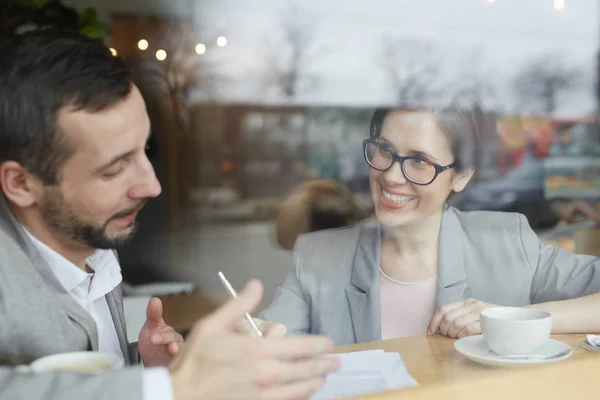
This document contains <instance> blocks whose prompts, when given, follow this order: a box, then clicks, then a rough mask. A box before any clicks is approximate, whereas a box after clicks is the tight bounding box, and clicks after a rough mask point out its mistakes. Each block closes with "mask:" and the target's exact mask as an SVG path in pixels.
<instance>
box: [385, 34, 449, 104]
mask: <svg viewBox="0 0 600 400" xmlns="http://www.w3.org/2000/svg"><path fill="white" fill-rule="evenodd" d="M382 56H383V57H382V58H383V64H382V67H383V69H384V72H385V73H386V75H387V76H388V79H389V80H390V83H391V84H392V85H393V89H394V93H395V97H396V101H397V102H398V103H399V105H400V106H419V105H423V104H424V103H427V102H428V101H430V100H431V99H432V98H434V97H436V96H438V95H439V94H440V93H441V90H440V87H439V82H438V79H439V76H440V73H441V70H442V55H441V54H440V52H439V50H438V48H437V46H436V45H435V44H434V43H432V42H429V41H427V40H423V39H419V38H412V37H404V38H386V39H384V40H383V48H382Z"/></svg>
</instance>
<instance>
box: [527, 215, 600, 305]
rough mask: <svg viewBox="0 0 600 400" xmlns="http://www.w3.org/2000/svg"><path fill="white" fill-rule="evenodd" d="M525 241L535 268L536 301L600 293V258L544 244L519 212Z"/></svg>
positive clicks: (533, 290) (532, 296) (533, 300)
mask: <svg viewBox="0 0 600 400" xmlns="http://www.w3.org/2000/svg"><path fill="white" fill-rule="evenodd" d="M519 218H520V225H521V226H520V230H521V243H522V245H523V251H524V252H525V256H526V257H527V261H528V262H529V265H530V266H531V268H532V272H533V279H532V282H531V294H530V300H531V303H532V304H539V303H545V302H549V301H559V300H567V299H573V298H577V297H582V296H587V295H590V294H594V293H598V292H600V259H599V258H598V257H594V256H589V255H583V254H573V253H571V252H570V251H568V250H566V249H563V248H561V247H557V246H552V245H547V244H542V243H540V241H539V239H538V237H537V235H536V234H535V232H534V231H533V230H532V229H531V227H530V226H529V223H528V221H527V218H525V217H524V216H523V215H519Z"/></svg>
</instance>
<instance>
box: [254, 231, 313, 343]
mask: <svg viewBox="0 0 600 400" xmlns="http://www.w3.org/2000/svg"><path fill="white" fill-rule="evenodd" d="M298 242H300V241H297V242H296V243H298ZM301 253H302V250H301V248H300V247H299V246H298V245H297V247H296V248H295V249H294V256H293V257H294V269H293V270H292V271H290V273H289V274H288V276H287V277H286V279H285V281H284V282H283V285H282V286H280V287H279V288H277V291H276V292H275V296H274V297H273V301H272V302H271V305H270V306H269V307H268V308H267V309H265V310H264V311H263V312H261V313H260V314H259V318H261V319H264V320H267V321H273V322H279V323H282V324H284V325H285V326H286V328H287V331H288V334H289V335H299V334H306V333H309V332H310V302H309V299H308V296H306V295H305V293H304V290H303V289H302V283H301V281H300V272H301V261H302V260H301Z"/></svg>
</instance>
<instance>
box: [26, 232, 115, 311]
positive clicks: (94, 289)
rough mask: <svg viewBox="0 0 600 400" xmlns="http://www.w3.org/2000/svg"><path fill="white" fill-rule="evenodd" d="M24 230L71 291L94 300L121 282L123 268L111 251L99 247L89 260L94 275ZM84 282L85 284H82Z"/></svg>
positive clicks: (69, 291)
mask: <svg viewBox="0 0 600 400" xmlns="http://www.w3.org/2000/svg"><path fill="white" fill-rule="evenodd" d="M23 229H24V230H25V232H26V234H27V236H28V237H29V238H30V239H31V241H32V242H33V244H34V245H35V247H36V249H37V250H38V251H39V252H40V254H41V256H42V258H43V259H44V261H46V263H48V266H49V267H50V269H52V272H53V273H54V275H55V276H56V278H57V279H58V280H59V282H60V283H61V285H62V286H63V288H64V289H65V290H66V291H67V292H68V293H70V294H72V295H75V296H77V297H83V298H85V299H87V300H88V301H93V300H95V299H98V298H100V297H103V296H106V295H107V294H108V293H110V292H111V291H112V290H113V289H114V288H116V287H117V286H118V285H119V284H120V283H121V281H122V279H123V278H122V276H121V267H120V266H119V262H118V261H117V259H116V257H115V255H114V253H113V252H112V250H100V249H99V250H96V251H95V252H94V254H92V255H91V256H89V257H88V258H87V259H86V262H87V265H88V267H90V269H92V270H93V271H94V273H93V274H91V273H87V272H85V271H83V270H82V269H81V268H79V267H78V266H76V265H75V264H73V263H72V262H71V261H69V260H67V259H66V258H65V257H63V256H62V255H60V254H58V253H57V252H56V251H54V250H53V249H51V248H50V247H48V246H47V245H46V244H45V243H43V242H41V241H40V240H38V239H37V238H36V237H35V236H33V234H32V233H31V232H29V231H28V230H27V229H26V228H25V227H23ZM92 277H93V279H92ZM84 283H86V286H85V287H82V285H83V284H84Z"/></svg>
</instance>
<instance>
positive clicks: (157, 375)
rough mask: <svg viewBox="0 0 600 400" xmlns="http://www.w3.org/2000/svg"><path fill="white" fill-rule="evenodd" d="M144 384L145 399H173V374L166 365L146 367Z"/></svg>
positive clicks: (143, 377)
mask: <svg viewBox="0 0 600 400" xmlns="http://www.w3.org/2000/svg"><path fill="white" fill-rule="evenodd" d="M142 384H143V394H144V397H143V399H144V400H173V388H172V387H171V376H170V375H169V371H168V370H167V369H166V368H165V367H148V368H144V375H143V376H142Z"/></svg>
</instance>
